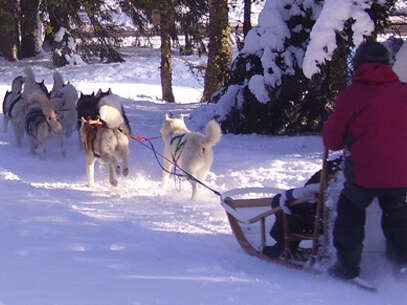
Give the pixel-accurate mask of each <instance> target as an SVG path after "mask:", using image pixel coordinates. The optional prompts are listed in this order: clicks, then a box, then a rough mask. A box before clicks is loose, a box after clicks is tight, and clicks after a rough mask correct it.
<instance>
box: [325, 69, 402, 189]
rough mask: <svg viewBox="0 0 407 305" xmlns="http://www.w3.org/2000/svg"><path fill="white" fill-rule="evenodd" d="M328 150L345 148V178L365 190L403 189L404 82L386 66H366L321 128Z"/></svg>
mask: <svg viewBox="0 0 407 305" xmlns="http://www.w3.org/2000/svg"><path fill="white" fill-rule="evenodd" d="M323 141H324V144H325V146H326V147H327V148H329V149H331V150H338V149H342V148H345V147H346V148H347V149H348V150H349V151H350V156H349V157H348V158H347V160H346V163H345V176H346V178H347V179H348V180H349V179H351V180H352V182H354V183H357V184H359V185H361V186H364V187H368V188H398V187H407V84H405V83H402V82H400V80H399V78H398V77H397V75H396V74H395V73H394V72H393V70H392V69H391V67H390V66H388V65H385V64H381V63H364V64H362V65H361V66H360V67H359V68H358V69H357V71H356V73H355V76H354V78H353V80H352V84H351V85H350V86H349V87H348V88H346V89H345V90H344V91H343V92H341V93H340V94H339V96H338V97H337V99H336V101H335V112H334V113H333V114H332V115H331V116H330V117H329V119H328V121H327V122H326V124H325V126H324V128H323Z"/></svg>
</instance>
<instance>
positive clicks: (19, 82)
mask: <svg viewBox="0 0 407 305" xmlns="http://www.w3.org/2000/svg"><path fill="white" fill-rule="evenodd" d="M23 84H24V77H22V76H21V75H20V76H17V77H16V78H15V79H13V82H12V85H11V88H12V89H11V91H12V92H13V93H21V90H23Z"/></svg>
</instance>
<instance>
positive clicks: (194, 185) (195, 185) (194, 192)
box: [189, 180, 199, 200]
mask: <svg viewBox="0 0 407 305" xmlns="http://www.w3.org/2000/svg"><path fill="white" fill-rule="evenodd" d="M189 182H190V183H191V186H192V195H191V200H195V199H196V195H197V194H198V188H199V184H198V183H197V182H196V181H194V180H189Z"/></svg>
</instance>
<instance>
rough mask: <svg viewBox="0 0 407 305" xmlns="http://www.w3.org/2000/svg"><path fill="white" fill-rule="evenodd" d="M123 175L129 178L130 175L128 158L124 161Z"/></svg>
mask: <svg viewBox="0 0 407 305" xmlns="http://www.w3.org/2000/svg"><path fill="white" fill-rule="evenodd" d="M122 174H123V176H125V177H127V176H128V175H129V164H128V161H127V158H124V161H123V170H122Z"/></svg>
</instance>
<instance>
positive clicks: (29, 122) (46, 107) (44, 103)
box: [23, 67, 65, 159]
mask: <svg viewBox="0 0 407 305" xmlns="http://www.w3.org/2000/svg"><path fill="white" fill-rule="evenodd" d="M24 73H25V75H26V77H25V82H24V91H23V97H24V100H25V103H26V111H25V112H26V117H25V131H26V133H27V136H28V139H29V142H30V150H31V152H32V153H33V154H34V153H35V150H36V148H37V147H38V145H41V147H42V155H41V158H43V159H45V157H46V153H47V149H46V145H45V144H46V143H45V142H46V140H47V139H48V138H49V137H51V136H53V137H54V138H55V140H56V142H57V143H58V145H59V146H60V148H61V153H62V155H63V156H65V150H64V145H63V141H62V132H63V130H62V125H61V122H60V121H59V118H58V115H57V114H56V112H55V110H54V109H53V107H52V105H51V102H50V100H49V98H48V96H47V95H46V94H45V93H44V91H43V89H41V87H40V86H39V85H38V83H36V82H35V76H34V73H33V71H32V69H31V68H30V67H27V68H26V69H25V70H24Z"/></svg>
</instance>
